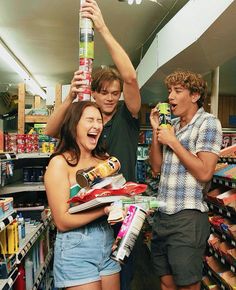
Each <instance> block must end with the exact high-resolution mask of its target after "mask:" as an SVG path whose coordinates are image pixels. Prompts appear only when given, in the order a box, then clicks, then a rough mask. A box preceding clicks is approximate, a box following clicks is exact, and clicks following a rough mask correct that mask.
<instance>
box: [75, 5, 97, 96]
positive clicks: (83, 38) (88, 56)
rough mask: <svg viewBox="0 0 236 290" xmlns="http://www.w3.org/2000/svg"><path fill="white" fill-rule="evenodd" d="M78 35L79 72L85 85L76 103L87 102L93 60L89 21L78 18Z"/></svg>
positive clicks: (91, 30) (92, 43)
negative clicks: (81, 72)
mask: <svg viewBox="0 0 236 290" xmlns="http://www.w3.org/2000/svg"><path fill="white" fill-rule="evenodd" d="M84 2H85V0H80V5H82V4H83V3H84ZM79 34H80V35H79V70H82V71H83V72H84V77H85V84H84V85H83V87H82V88H83V90H82V91H81V92H79V93H78V94H77V98H76V101H89V100H90V99H91V74H92V65H93V59H94V28H93V22H92V20H91V19H89V18H82V17H80V28H79Z"/></svg>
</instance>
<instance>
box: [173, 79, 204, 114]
mask: <svg viewBox="0 0 236 290" xmlns="http://www.w3.org/2000/svg"><path fill="white" fill-rule="evenodd" d="M168 98H169V103H170V108H171V111H172V113H173V114H174V115H175V116H177V117H184V116H186V115H188V112H189V110H191V108H192V106H195V104H196V102H197V100H198V99H199V96H198V94H190V91H189V90H188V89H186V88H184V87H183V86H182V85H178V84H177V85H173V86H171V87H170V88H169V97H168Z"/></svg>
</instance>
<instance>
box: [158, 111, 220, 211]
mask: <svg viewBox="0 0 236 290" xmlns="http://www.w3.org/2000/svg"><path fill="white" fill-rule="evenodd" d="M172 121H173V122H172V124H173V127H174V128H175V132H176V137H177V139H178V140H179V142H180V143H181V144H182V145H183V146H184V147H185V148H186V149H187V150H188V151H190V152H192V153H193V154H195V155H196V154H197V153H198V152H202V151H205V152H206V151H207V152H212V153H215V154H217V155H219V152H220V148H221V144H222V129H221V124H220V121H219V120H218V119H217V118H216V117H214V116H213V115H211V114H209V113H206V112H205V111H204V109H203V108H200V109H199V110H198V111H197V113H196V114H195V116H194V117H193V119H192V120H191V122H190V123H189V124H187V125H186V126H185V127H183V128H181V129H180V118H176V119H174V120H172ZM207 185H209V183H202V182H199V181H198V180H197V179H196V178H195V177H194V176H192V175H191V174H190V173H189V172H188V171H187V170H186V168H185V167H184V165H183V164H182V163H181V162H180V160H179V159H178V157H177V156H176V155H175V153H174V152H173V151H172V149H171V148H170V147H168V146H163V163H162V168H161V179H160V184H159V188H158V200H159V201H164V202H165V204H166V205H165V206H162V207H160V208H159V210H160V211H161V212H163V213H166V214H174V213H177V212H179V211H181V210H184V209H197V210H200V211H201V212H206V211H208V207H207V204H206V203H205V202H204V200H203V191H204V189H206V187H207Z"/></svg>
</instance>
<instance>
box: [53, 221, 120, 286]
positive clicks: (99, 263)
mask: <svg viewBox="0 0 236 290" xmlns="http://www.w3.org/2000/svg"><path fill="white" fill-rule="evenodd" d="M113 241H114V237H113V230H112V228H111V227H110V225H109V224H108V223H107V221H100V222H96V221H95V222H93V223H90V224H88V225H86V226H84V227H81V228H78V229H75V230H72V231H69V232H64V233H61V232H58V233H57V237H56V242H55V250H54V265H53V272H54V284H55V287H57V288H64V287H72V286H76V285H83V284H87V283H91V282H95V281H99V280H101V276H106V275H112V274H116V273H118V272H119V271H120V265H119V264H118V263H117V262H115V261H114V260H112V259H111V258H110V254H111V247H112V244H113Z"/></svg>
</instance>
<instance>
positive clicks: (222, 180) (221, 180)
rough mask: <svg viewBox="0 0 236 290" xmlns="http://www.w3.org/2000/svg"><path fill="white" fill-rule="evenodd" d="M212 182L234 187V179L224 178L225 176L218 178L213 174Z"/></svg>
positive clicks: (235, 186)
mask: <svg viewBox="0 0 236 290" xmlns="http://www.w3.org/2000/svg"><path fill="white" fill-rule="evenodd" d="M213 182H214V183H217V184H222V185H225V186H229V187H231V188H236V180H231V179H226V178H220V177H216V176H213Z"/></svg>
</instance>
